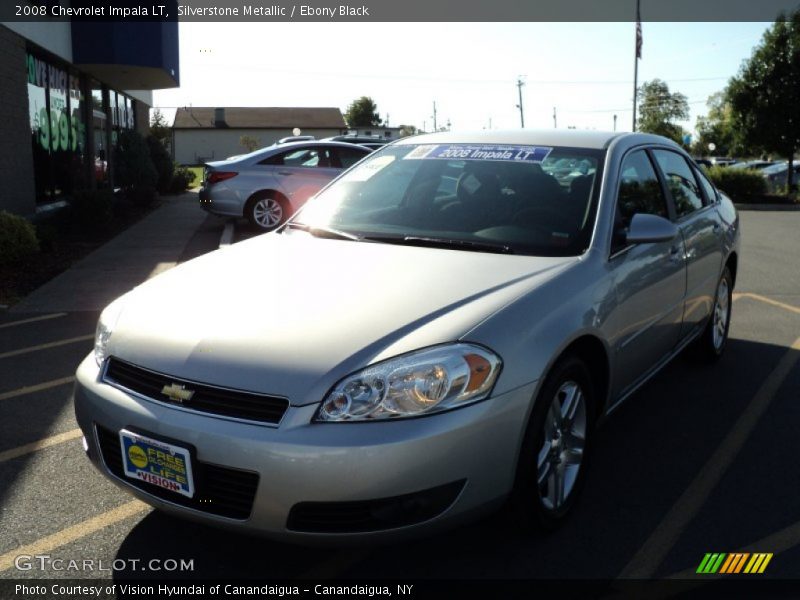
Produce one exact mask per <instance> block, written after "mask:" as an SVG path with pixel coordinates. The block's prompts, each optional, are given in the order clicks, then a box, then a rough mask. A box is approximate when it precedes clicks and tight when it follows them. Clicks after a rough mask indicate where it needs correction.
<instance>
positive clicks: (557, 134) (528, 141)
mask: <svg viewBox="0 0 800 600" xmlns="http://www.w3.org/2000/svg"><path fill="white" fill-rule="evenodd" d="M620 138H626V141H627V142H628V143H635V142H641V143H661V144H663V143H665V142H667V143H669V144H670V145H674V143H673V142H672V141H670V140H667V139H666V138H662V137H660V136H656V135H650V134H645V133H626V132H612V131H581V130H576V129H539V130H537V129H510V130H505V131H503V130H491V131H467V132H464V131H444V132H440V133H428V134H421V135H415V136H409V137H405V138H401V139H400V140H398V141H397V142H395V144H399V145H405V144H478V143H480V144H522V145H536V146H567V147H572V148H594V149H597V150H602V149H605V148H608V146H609V145H610V144H611V142H613V141H614V140H617V139H620Z"/></svg>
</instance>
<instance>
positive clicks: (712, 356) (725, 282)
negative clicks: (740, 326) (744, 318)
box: [691, 267, 733, 363]
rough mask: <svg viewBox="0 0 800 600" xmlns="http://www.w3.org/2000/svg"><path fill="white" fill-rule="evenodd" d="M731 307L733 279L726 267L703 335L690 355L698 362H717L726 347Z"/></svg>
mask: <svg viewBox="0 0 800 600" xmlns="http://www.w3.org/2000/svg"><path fill="white" fill-rule="evenodd" d="M732 307H733V277H732V276H731V272H730V270H729V269H728V267H725V270H724V271H722V276H721V277H720V279H719V283H718V284H717V293H716V296H715V297H714V307H713V308H712V309H711V316H710V317H709V319H708V324H707V325H706V328H705V329H704V330H703V333H702V334H701V335H700V337H699V338H697V341H696V342H695V343H694V346H693V348H692V352H691V355H692V356H693V357H694V358H696V359H697V360H699V361H700V362H706V363H710V362H715V361H717V360H719V358H720V357H721V356H722V353H723V352H724V351H725V347H726V346H727V345H728V330H729V329H730V326H731V312H732Z"/></svg>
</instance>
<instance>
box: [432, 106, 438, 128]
mask: <svg viewBox="0 0 800 600" xmlns="http://www.w3.org/2000/svg"><path fill="white" fill-rule="evenodd" d="M433 130H434V131H439V130H438V129H437V128H436V100H434V101H433Z"/></svg>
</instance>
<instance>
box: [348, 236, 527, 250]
mask: <svg viewBox="0 0 800 600" xmlns="http://www.w3.org/2000/svg"><path fill="white" fill-rule="evenodd" d="M363 239H365V240H369V241H370V242H384V243H386V244H406V245H409V246H425V247H427V248H445V249H451V250H471V251H473V252H497V253H500V254H514V250H513V248H511V246H507V245H505V244H493V243H491V242H474V241H472V240H460V239H457V238H436V237H424V236H416V235H406V236H372V235H370V236H365V237H364V238H363Z"/></svg>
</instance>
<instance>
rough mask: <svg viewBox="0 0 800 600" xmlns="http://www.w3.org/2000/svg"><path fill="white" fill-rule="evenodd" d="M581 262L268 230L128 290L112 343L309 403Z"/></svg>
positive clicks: (142, 360)
mask: <svg viewBox="0 0 800 600" xmlns="http://www.w3.org/2000/svg"><path fill="white" fill-rule="evenodd" d="M576 260H577V259H575V258H540V257H530V256H508V255H499V254H488V253H479V252H469V251H462V250H445V249H437V248H420V247H410V246H397V245H389V244H376V243H367V242H352V241H340V240H331V239H318V238H314V237H312V236H310V235H309V234H307V233H302V232H295V233H292V234H275V233H272V234H266V235H262V236H259V237H258V238H255V239H253V240H250V241H248V242H242V243H240V244H236V245H234V246H231V247H229V248H227V249H224V250H220V251H217V252H213V253H210V254H208V255H206V256H203V257H201V258H198V259H195V260H193V261H190V262H188V263H186V264H184V265H181V266H179V267H176V268H175V269H172V270H170V271H168V272H166V273H164V274H162V275H160V276H158V277H156V278H154V279H152V280H150V281H148V282H146V283H144V284H142V285H141V286H139V287H138V288H136V289H135V290H133V291H132V292H130V293H129V294H128V295H127V296H126V297H125V298H124V299H123V308H122V310H121V313H120V315H119V318H118V319H117V322H116V325H115V326H114V330H113V335H112V336H111V339H110V341H109V345H108V350H109V354H110V355H111V356H116V357H118V358H120V359H123V360H127V361H130V362H132V363H134V364H137V365H140V366H142V367H146V368H149V369H151V370H154V371H158V372H161V373H165V374H168V375H172V376H174V377H178V378H182V379H188V380H190V381H198V382H205V383H210V384H214V385H219V386H225V387H231V388H237V389H243V390H250V391H256V392H262V393H267V394H273V395H280V396H285V397H287V398H289V400H290V402H291V403H292V404H294V405H303V404H309V403H312V402H318V401H319V400H320V399H321V398H322V396H323V395H324V394H325V393H326V392H327V390H328V389H329V388H330V386H331V385H333V384H334V383H335V382H336V381H337V380H339V379H340V378H341V377H344V376H345V375H347V374H349V373H351V372H353V371H355V370H357V369H359V368H362V367H364V366H366V365H367V364H370V363H373V362H377V361H379V360H382V359H385V358H389V357H391V356H396V355H398V354H402V353H404V352H409V351H412V350H416V349H418V348H422V347H425V346H429V345H433V344H438V343H444V342H449V341H453V340H457V339H459V337H460V336H462V335H464V333H465V332H467V331H469V330H470V329H471V328H473V327H474V326H475V325H477V324H478V323H480V322H481V321H483V320H484V319H486V318H487V317H488V316H490V315H491V314H493V313H495V312H496V311H498V310H500V309H501V308H502V307H503V306H505V305H507V304H508V303H509V302H511V301H512V300H514V299H515V298H517V297H519V296H520V295H521V294H524V293H525V292H526V291H528V290H530V289H532V288H533V287H535V286H537V285H538V284H539V283H540V282H541V281H543V280H545V279H549V278H550V277H551V276H552V275H554V274H555V273H556V272H557V271H559V270H560V269H561V268H564V267H565V266H566V265H568V264H570V263H573V262H575V261H576ZM474 341H480V340H474Z"/></svg>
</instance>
